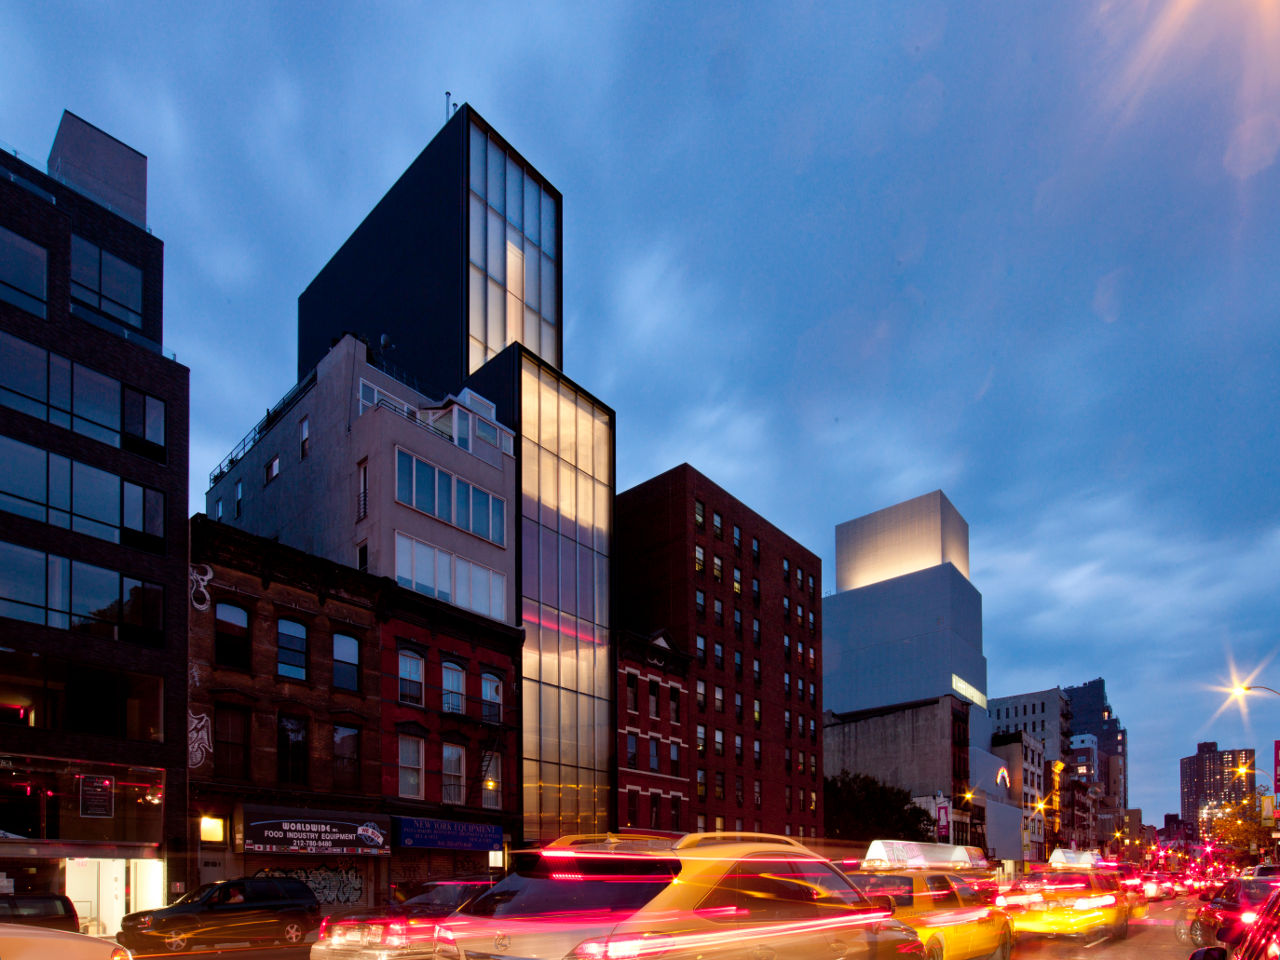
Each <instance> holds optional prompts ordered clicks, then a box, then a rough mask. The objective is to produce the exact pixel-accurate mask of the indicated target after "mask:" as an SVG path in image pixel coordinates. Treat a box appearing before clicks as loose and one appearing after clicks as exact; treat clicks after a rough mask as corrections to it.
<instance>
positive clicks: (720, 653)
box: [712, 643, 724, 670]
mask: <svg viewBox="0 0 1280 960" xmlns="http://www.w3.org/2000/svg"><path fill="white" fill-rule="evenodd" d="M713 651H714V653H715V657H714V659H713V660H712V662H713V663H714V664H715V667H716V669H717V670H723V669H724V644H723V643H717V644H716V645H715V647H714V648H713Z"/></svg>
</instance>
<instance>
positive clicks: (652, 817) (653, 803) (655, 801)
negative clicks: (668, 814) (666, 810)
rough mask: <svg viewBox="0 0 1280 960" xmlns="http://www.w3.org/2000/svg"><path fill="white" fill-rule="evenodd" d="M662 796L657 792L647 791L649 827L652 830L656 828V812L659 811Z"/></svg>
mask: <svg viewBox="0 0 1280 960" xmlns="http://www.w3.org/2000/svg"><path fill="white" fill-rule="evenodd" d="M661 803H662V794H661V793H659V792H658V791H657V790H650V791H649V826H650V827H651V828H653V829H657V827H658V815H659V814H658V811H659V810H660V809H661Z"/></svg>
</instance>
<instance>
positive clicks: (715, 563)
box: [711, 557, 724, 583]
mask: <svg viewBox="0 0 1280 960" xmlns="http://www.w3.org/2000/svg"><path fill="white" fill-rule="evenodd" d="M711 577H712V579H713V580H715V582H716V583H719V582H720V581H721V580H723V579H724V561H722V560H721V559H720V558H719V557H712V558H711Z"/></svg>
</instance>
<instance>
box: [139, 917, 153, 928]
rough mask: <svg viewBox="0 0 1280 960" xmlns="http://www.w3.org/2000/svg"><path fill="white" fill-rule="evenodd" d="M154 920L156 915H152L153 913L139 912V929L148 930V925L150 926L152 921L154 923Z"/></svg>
mask: <svg viewBox="0 0 1280 960" xmlns="http://www.w3.org/2000/svg"><path fill="white" fill-rule="evenodd" d="M153 920H155V917H154V916H152V915H151V914H149V913H141V914H139V915H138V920H137V923H138V929H139V930H146V929H147V928H148V927H150V926H151V923H152V921H153Z"/></svg>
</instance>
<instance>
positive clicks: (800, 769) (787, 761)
mask: <svg viewBox="0 0 1280 960" xmlns="http://www.w3.org/2000/svg"><path fill="white" fill-rule="evenodd" d="M712 738H713V739H712V741H711V749H712V753H713V754H714V755H715V756H717V757H723V756H724V755H725V734H724V731H723V730H721V729H719V728H717V729H715V730H713V731H712ZM694 743H695V750H696V751H697V754H698V756H699V757H705V756H706V755H707V728H706V727H705V726H704V725H703V724H701V723H700V724H698V729H697V735H696V737H695V740H694ZM761 749H762V744H761V741H760V740H759V739H756V740H753V741H752V744H751V759H752V762H754V763H755V765H756V766H760V764H761V762H762V754H761ZM783 757H784V764H783V770H784V772H787V773H789V772H791V748H790V747H786V748H785V752H784V754H783ZM733 758H734V760H735V761H736V762H738V763H742V762H743V761H744V760H745V756H744V754H743V739H742V734H740V733H735V734H734V735H733ZM808 760H809V762H808V770H809V773H810V775H812V776H816V775H817V773H818V754H817V753H816V752H813V753H810V754H809V755H808ZM651 769H652V768H651ZM795 772H796V773H799V774H803V773H804V772H805V752H804V751H803V750H799V751H797V752H796V767H795Z"/></svg>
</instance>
